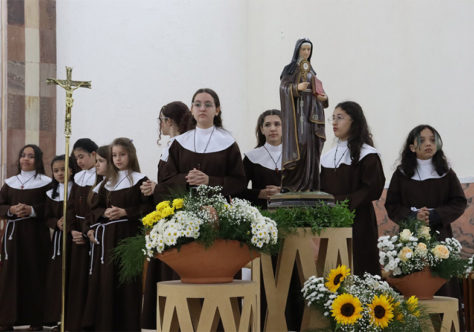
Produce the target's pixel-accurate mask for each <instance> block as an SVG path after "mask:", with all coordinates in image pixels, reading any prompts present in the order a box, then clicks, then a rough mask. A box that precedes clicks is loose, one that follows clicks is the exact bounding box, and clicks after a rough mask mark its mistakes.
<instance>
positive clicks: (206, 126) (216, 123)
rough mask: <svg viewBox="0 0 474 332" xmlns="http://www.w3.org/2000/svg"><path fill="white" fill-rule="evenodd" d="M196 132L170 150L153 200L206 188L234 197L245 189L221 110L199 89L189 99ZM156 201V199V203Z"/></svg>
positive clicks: (238, 158)
mask: <svg viewBox="0 0 474 332" xmlns="http://www.w3.org/2000/svg"><path fill="white" fill-rule="evenodd" d="M191 112H192V115H193V121H192V123H193V125H194V126H195V129H193V130H190V131H188V132H186V133H184V134H182V135H179V136H177V137H176V139H175V140H174V142H173V143H172V144H171V146H170V149H169V157H168V162H167V165H166V175H165V178H164V179H163V182H162V183H158V185H157V187H156V188H155V200H157V201H161V200H163V198H166V197H167V195H168V194H169V193H170V192H177V191H180V190H181V191H182V190H185V189H186V188H190V187H194V186H199V185H209V186H221V187H222V188H223V189H222V194H223V195H225V196H234V195H236V194H238V193H241V192H242V191H243V190H244V188H245V173H244V168H243V164H242V158H241V155H240V150H239V147H238V145H237V142H236V141H235V139H234V138H233V137H232V135H231V134H230V133H229V132H228V131H227V130H225V129H223V128H222V118H221V107H220V101H219V97H218V96H217V94H216V93H215V92H214V91H213V90H211V89H207V88H205V89H199V90H197V91H196V92H195V93H194V95H193V98H192V107H191ZM157 198H159V199H157Z"/></svg>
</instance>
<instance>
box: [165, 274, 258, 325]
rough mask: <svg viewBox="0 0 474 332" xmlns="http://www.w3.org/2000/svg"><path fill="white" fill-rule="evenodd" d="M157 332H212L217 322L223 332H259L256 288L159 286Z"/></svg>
mask: <svg viewBox="0 0 474 332" xmlns="http://www.w3.org/2000/svg"><path fill="white" fill-rule="evenodd" d="M157 287H158V300H157V320H156V322H157V331H158V332H165V331H182V332H191V331H196V332H209V331H215V330H216V328H217V326H218V323H219V320H220V321H221V323H222V326H223V328H224V331H226V332H233V331H235V332H237V331H238V332H244V331H249V330H250V331H252V332H257V331H260V324H259V322H258V319H257V310H260V309H259V308H257V294H258V292H259V287H258V284H257V283H256V282H254V281H243V280H234V281H233V282H232V283H226V284H183V283H181V281H179V280H177V281H163V282H159V283H158V286H157Z"/></svg>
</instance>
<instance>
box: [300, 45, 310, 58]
mask: <svg viewBox="0 0 474 332" xmlns="http://www.w3.org/2000/svg"><path fill="white" fill-rule="evenodd" d="M310 55H311V45H309V44H303V45H302V46H301V47H300V54H299V56H300V59H301V60H308V58H309V56H310Z"/></svg>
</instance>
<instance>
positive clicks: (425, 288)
mask: <svg viewBox="0 0 474 332" xmlns="http://www.w3.org/2000/svg"><path fill="white" fill-rule="evenodd" d="M386 279H387V282H388V283H389V284H390V285H391V286H393V287H395V288H396V289H398V290H399V291H400V293H402V294H403V296H405V298H409V297H410V296H412V295H415V296H416V297H417V298H419V299H420V300H431V299H433V295H434V294H435V293H436V291H437V290H438V289H440V288H441V286H443V285H444V284H445V283H446V282H447V281H448V280H447V279H444V278H440V277H438V276H434V275H432V274H431V271H430V269H429V268H427V267H425V268H424V269H423V270H422V271H419V272H415V273H412V274H409V275H406V276H403V277H399V278H391V277H387V278H386Z"/></svg>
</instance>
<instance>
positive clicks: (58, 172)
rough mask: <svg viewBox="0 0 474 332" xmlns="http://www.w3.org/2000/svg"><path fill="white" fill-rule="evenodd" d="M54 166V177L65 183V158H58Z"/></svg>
mask: <svg viewBox="0 0 474 332" xmlns="http://www.w3.org/2000/svg"><path fill="white" fill-rule="evenodd" d="M52 168H53V176H54V179H55V180H56V181H58V182H59V183H64V169H65V167H64V160H56V161H55V162H54V163H53V167H52Z"/></svg>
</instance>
